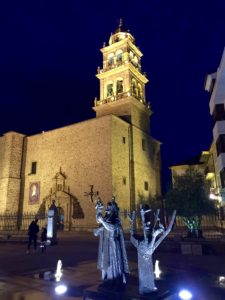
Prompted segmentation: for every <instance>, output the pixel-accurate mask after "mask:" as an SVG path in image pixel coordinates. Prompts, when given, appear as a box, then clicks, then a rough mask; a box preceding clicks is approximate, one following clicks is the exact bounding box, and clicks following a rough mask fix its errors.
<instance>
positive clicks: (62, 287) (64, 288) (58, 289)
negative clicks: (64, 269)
mask: <svg viewBox="0 0 225 300" xmlns="http://www.w3.org/2000/svg"><path fill="white" fill-rule="evenodd" d="M66 291H67V286H66V285H65V284H59V285H57V286H56V287H55V292H56V294H58V295H62V294H65V292H66Z"/></svg>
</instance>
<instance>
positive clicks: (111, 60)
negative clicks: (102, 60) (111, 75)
mask: <svg viewBox="0 0 225 300" xmlns="http://www.w3.org/2000/svg"><path fill="white" fill-rule="evenodd" d="M113 64H114V54H113V53H110V54H109V56H108V67H109V68H112V67H113Z"/></svg>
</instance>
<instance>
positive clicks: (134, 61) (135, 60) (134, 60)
mask: <svg viewBox="0 0 225 300" xmlns="http://www.w3.org/2000/svg"><path fill="white" fill-rule="evenodd" d="M133 64H134V65H135V66H136V67H137V65H138V58H137V56H135V57H134V59H133Z"/></svg>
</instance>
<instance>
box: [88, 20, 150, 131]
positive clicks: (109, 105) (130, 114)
mask: <svg viewBox="0 0 225 300" xmlns="http://www.w3.org/2000/svg"><path fill="white" fill-rule="evenodd" d="M101 52H102V54H103V67H102V69H101V68H100V67H98V69H97V75H96V76H97V78H98V79H99V80H100V99H99V100H98V99H97V98H95V100H94V107H93V109H94V110H95V112H96V117H97V118H98V117H101V116H104V115H108V114H114V115H116V116H119V117H121V118H123V119H125V120H126V121H128V122H129V123H130V124H132V125H134V126H136V127H138V128H140V129H141V130H143V131H144V132H146V133H149V134H150V118H149V117H150V115H151V109H150V103H149V102H148V103H147V102H146V97H145V84H146V83H147V82H148V79H147V78H146V74H145V73H143V72H142V71H141V57H142V55H143V54H142V53H141V51H140V50H139V48H138V47H137V46H136V45H135V39H134V37H133V36H132V35H131V34H130V33H129V31H126V30H124V28H123V23H122V19H120V23H119V26H118V28H117V29H116V30H115V32H114V33H113V34H111V37H110V39H109V43H108V45H105V44H104V45H103V48H102V49H101Z"/></svg>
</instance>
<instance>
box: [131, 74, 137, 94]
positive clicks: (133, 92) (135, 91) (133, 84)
mask: <svg viewBox="0 0 225 300" xmlns="http://www.w3.org/2000/svg"><path fill="white" fill-rule="evenodd" d="M131 91H132V95H135V96H136V95H137V82H136V80H135V79H134V78H133V79H132V81H131Z"/></svg>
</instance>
